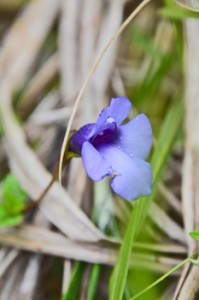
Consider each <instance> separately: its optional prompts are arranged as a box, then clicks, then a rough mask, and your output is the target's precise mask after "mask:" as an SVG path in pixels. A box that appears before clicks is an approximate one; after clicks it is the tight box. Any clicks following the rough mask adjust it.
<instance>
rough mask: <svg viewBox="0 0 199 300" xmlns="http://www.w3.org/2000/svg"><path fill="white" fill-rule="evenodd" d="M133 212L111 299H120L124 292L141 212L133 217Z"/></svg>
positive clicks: (111, 290)
mask: <svg viewBox="0 0 199 300" xmlns="http://www.w3.org/2000/svg"><path fill="white" fill-rule="evenodd" d="M136 206H138V201H136V202H135V207H136ZM133 215H134V214H133V212H132V214H131V217H130V221H129V224H128V227H127V230H126V233H125V236H124V240H123V243H122V247H121V248H120V253H119V259H118V263H117V264H116V266H115V269H114V272H113V274H112V277H111V282H110V297H109V299H110V300H119V299H122V297H123V292H124V288H125V284H126V277H127V272H128V265H129V259H130V256H131V249H132V246H133V240H134V236H135V229H136V224H137V218H138V217H139V214H137V215H136V216H135V218H134V217H133Z"/></svg>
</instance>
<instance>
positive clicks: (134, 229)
mask: <svg viewBox="0 0 199 300" xmlns="http://www.w3.org/2000/svg"><path fill="white" fill-rule="evenodd" d="M182 117H183V105H182V101H178V102H177V103H176V104H175V105H174V106H172V107H171V108H170V111H169V112H168V114H167V116H166V119H165V120H164V123H163V126H162V128H161V131H160V136H159V139H158V141H157V144H156V147H155V150H154V153H153V156H152V162H151V164H152V169H153V177H154V185H153V191H152V195H151V196H150V197H144V198H141V199H139V200H137V201H136V202H134V207H133V211H132V214H131V217H130V220H129V224H128V226H127V230H126V232H125V235H124V239H123V243H122V246H121V248H120V251H119V255H118V260H117V263H116V266H115V268H114V272H113V274H112V277H111V281H110V300H121V299H122V297H123V293H124V288H125V284H126V278H127V273H128V267H129V259H130V255H131V251H132V246H133V243H134V241H135V238H136V236H137V234H138V233H139V231H140V230H141V228H142V225H143V223H144V220H145V218H146V216H147V213H148V210H149V208H150V205H151V203H152V201H153V196H154V194H155V192H156V190H157V185H158V181H159V178H160V176H161V174H162V171H163V168H164V166H165V164H166V162H167V159H168V156H169V154H170V152H171V149H172V146H173V144H174V142H175V139H176V136H177V134H178V133H179V131H180V128H181V127H182V126H181V125H182Z"/></svg>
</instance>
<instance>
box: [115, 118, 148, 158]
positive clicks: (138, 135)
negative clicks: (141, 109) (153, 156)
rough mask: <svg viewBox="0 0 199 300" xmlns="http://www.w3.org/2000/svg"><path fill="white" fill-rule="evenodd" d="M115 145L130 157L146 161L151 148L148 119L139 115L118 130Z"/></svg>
mask: <svg viewBox="0 0 199 300" xmlns="http://www.w3.org/2000/svg"><path fill="white" fill-rule="evenodd" d="M118 131H119V138H118V140H117V141H116V143H117V144H118V145H119V147H121V149H122V150H123V151H124V152H126V153H128V154H129V155H130V156H136V157H139V158H141V159H144V160H145V159H146V158H147V157H148V155H149V152H150V150H151V147H152V142H153V134H152V129H151V125H150V122H149V119H148V118H147V117H146V116H145V115H144V114H140V115H138V116H137V117H135V118H134V119H133V120H132V121H130V122H128V123H126V124H125V125H122V126H120V127H119V128H118Z"/></svg>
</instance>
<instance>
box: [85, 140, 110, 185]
mask: <svg viewBox="0 0 199 300" xmlns="http://www.w3.org/2000/svg"><path fill="white" fill-rule="evenodd" d="M82 160H83V164H84V168H85V170H86V173H87V174H88V176H89V177H90V178H91V179H92V180H94V181H100V180H102V179H103V178H104V177H105V176H110V175H112V173H113V171H112V169H111V167H110V165H109V164H108V163H107V161H106V160H104V158H103V157H102V156H101V154H100V153H99V152H98V151H97V150H96V149H95V147H93V145H92V144H91V143H89V142H85V143H84V144H83V147H82Z"/></svg>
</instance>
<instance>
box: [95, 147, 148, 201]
mask: <svg viewBox="0 0 199 300" xmlns="http://www.w3.org/2000/svg"><path fill="white" fill-rule="evenodd" d="M99 152H100V153H101V155H102V157H103V158H104V160H105V161H108V162H109V163H110V164H111V168H112V169H113V171H114V177H113V179H112V181H111V187H112V189H113V190H114V192H115V193H116V194H118V195H119V196H121V197H122V198H124V199H126V200H128V201H132V200H135V199H137V198H139V197H140V196H148V195H150V193H151V187H152V171H151V167H150V164H149V163H147V162H145V161H143V160H141V159H139V158H136V157H130V156H129V155H128V154H127V153H125V152H123V151H121V150H119V149H118V148H117V147H114V146H104V147H101V148H100V149H99Z"/></svg>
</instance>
